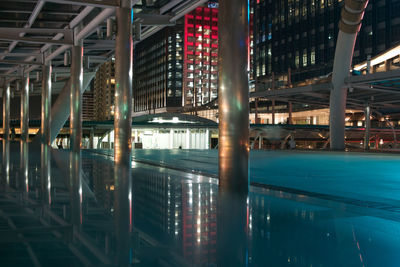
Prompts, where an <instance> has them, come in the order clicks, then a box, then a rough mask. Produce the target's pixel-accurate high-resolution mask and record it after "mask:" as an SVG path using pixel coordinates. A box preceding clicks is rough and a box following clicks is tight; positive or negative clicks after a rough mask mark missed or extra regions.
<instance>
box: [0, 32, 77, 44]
mask: <svg viewBox="0 0 400 267" xmlns="http://www.w3.org/2000/svg"><path fill="white" fill-rule="evenodd" d="M25 33H33V34H53V33H60V34H62V35H63V36H64V40H53V39H47V38H38V37H22V36H21V35H22V34H25ZM60 39H61V38H60ZM0 40H8V41H21V42H28V43H49V44H59V45H60V44H61V45H62V44H65V45H71V44H72V41H73V33H72V30H69V29H61V30H60V29H42V28H36V29H32V28H0Z"/></svg>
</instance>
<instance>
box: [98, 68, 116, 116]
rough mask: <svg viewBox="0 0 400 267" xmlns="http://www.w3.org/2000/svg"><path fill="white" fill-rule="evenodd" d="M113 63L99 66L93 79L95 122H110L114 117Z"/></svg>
mask: <svg viewBox="0 0 400 267" xmlns="http://www.w3.org/2000/svg"><path fill="white" fill-rule="evenodd" d="M114 92H115V63H114V60H111V61H108V62H106V63H104V64H103V65H101V66H100V68H99V69H98V71H97V73H96V77H95V78H94V90H93V96H94V117H95V120H98V121H104V120H111V119H112V118H113V117H114Z"/></svg>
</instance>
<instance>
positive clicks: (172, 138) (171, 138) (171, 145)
mask: <svg viewBox="0 0 400 267" xmlns="http://www.w3.org/2000/svg"><path fill="white" fill-rule="evenodd" d="M169 148H170V149H173V148H174V130H173V129H171V130H170V131H169Z"/></svg>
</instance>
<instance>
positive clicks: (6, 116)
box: [3, 84, 10, 140]
mask: <svg viewBox="0 0 400 267" xmlns="http://www.w3.org/2000/svg"><path fill="white" fill-rule="evenodd" d="M3 132H4V137H3V138H4V139H6V140H9V138H10V85H9V84H6V85H4V87H3Z"/></svg>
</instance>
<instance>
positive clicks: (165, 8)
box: [160, 0, 183, 14]
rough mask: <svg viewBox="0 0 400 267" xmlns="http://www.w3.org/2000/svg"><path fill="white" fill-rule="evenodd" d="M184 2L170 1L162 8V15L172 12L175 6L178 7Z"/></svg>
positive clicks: (178, 0) (179, 0) (180, 0)
mask: <svg viewBox="0 0 400 267" xmlns="http://www.w3.org/2000/svg"><path fill="white" fill-rule="evenodd" d="M182 1H183V0H173V1H170V2H169V3H168V4H166V5H165V6H163V7H161V8H160V14H164V13H165V12H167V11H168V10H170V9H171V8H174V7H175V6H177V5H178V4H179V3H181V2H182Z"/></svg>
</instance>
